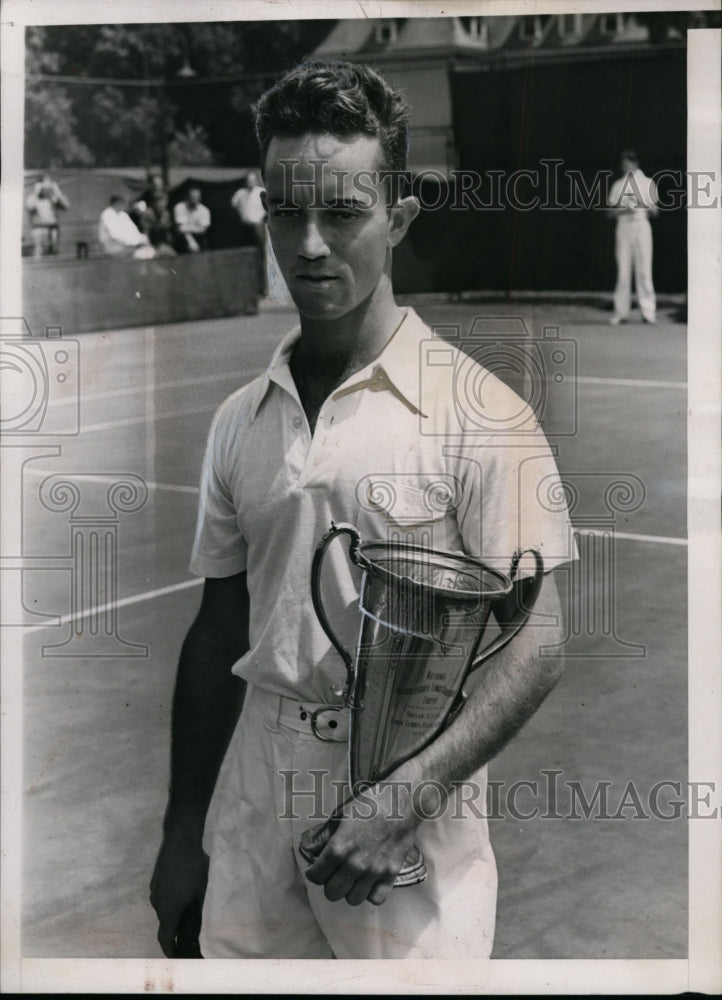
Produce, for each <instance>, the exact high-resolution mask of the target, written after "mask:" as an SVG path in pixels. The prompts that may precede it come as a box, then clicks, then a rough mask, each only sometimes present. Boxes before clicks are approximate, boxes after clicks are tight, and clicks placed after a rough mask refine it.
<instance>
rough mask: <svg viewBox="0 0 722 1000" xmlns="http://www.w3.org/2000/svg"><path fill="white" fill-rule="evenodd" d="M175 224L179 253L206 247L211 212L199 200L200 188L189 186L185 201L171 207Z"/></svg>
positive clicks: (191, 251) (192, 251) (196, 250)
mask: <svg viewBox="0 0 722 1000" xmlns="http://www.w3.org/2000/svg"><path fill="white" fill-rule="evenodd" d="M173 219H174V222H175V226H176V249H177V250H178V251H179V252H180V253H188V252H190V253H198V251H199V250H207V249H208V230H209V228H210V225H211V213H210V211H209V209H208V208H207V207H206V206H205V205H204V204H203V203H202V202H201V191H200V188H197V187H193V188H190V189H189V191H188V194H187V195H186V199H185V201H179V202H178V204H177V205H176V206H175V207H174V209H173Z"/></svg>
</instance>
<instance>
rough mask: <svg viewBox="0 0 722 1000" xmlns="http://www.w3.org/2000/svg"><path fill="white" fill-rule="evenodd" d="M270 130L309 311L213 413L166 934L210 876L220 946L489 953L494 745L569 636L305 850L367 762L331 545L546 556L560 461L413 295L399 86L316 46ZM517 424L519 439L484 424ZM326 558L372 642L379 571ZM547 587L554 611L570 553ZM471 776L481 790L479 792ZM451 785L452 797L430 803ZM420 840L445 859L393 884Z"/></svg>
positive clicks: (212, 933)
mask: <svg viewBox="0 0 722 1000" xmlns="http://www.w3.org/2000/svg"><path fill="white" fill-rule="evenodd" d="M257 132H258V137H259V141H260V146H261V155H262V165H263V170H264V177H265V182H266V192H267V194H266V198H267V207H268V212H269V228H270V235H271V239H272V242H273V246H274V250H275V253H276V256H277V258H278V262H279V265H280V268H281V271H282V273H283V276H284V278H285V279H286V282H287V284H288V288H289V290H290V292H291V295H292V296H293V299H294V302H295V304H296V306H297V307H298V311H299V314H300V327H297V328H296V329H295V330H293V331H292V332H291V333H290V334H289V335H288V336H287V337H286V338H285V339H284V340H283V341H282V343H281V345H280V346H279V348H278V349H277V351H276V353H275V355H274V357H273V360H272V361H271V363H270V365H269V367H268V369H267V371H266V372H265V374H264V375H262V376H261V377H260V378H258V379H256V380H255V381H254V382H252V383H251V384H249V385H247V386H245V387H244V388H242V389H241V390H240V391H238V392H237V393H235V394H234V395H233V396H231V397H230V398H229V399H228V400H227V401H226V402H225V403H224V404H223V405H222V406H221V408H220V409H219V411H218V413H217V415H216V417H215V420H214V423H213V427H212V430H211V432H210V438H209V443H208V448H207V453H206V459H205V464H204V471H203V477H202V488H201V500H200V512H199V520H198V529H197V534H196V540H195V545H194V552H193V558H192V567H193V569H194V571H195V572H197V573H199V574H201V575H203V576H205V577H206V582H205V590H204V594H203V599H202V603H201V608H200V611H199V613H198V617H197V618H196V620H195V622H194V623H193V625H192V626H191V629H190V632H189V634H188V636H187V638H186V641H185V644H184V647H183V651H182V654H181V661H180V665H179V672H178V679H177V684H176V690H175V695H174V707H173V751H172V777H171V790H170V799H169V805H168V810H167V813H166V817H165V823H164V840H163V844H162V847H161V851H160V854H159V857H158V861H157V863H156V869H155V872H154V875H153V880H152V883H151V885H152V891H151V901H152V903H153V905H154V907H155V908H156V911H157V913H158V916H159V920H160V929H159V934H158V937H159V940H160V943H161V945H162V947H163V950H164V952H165V954H166V955H169V956H172V955H174V954H177V951H176V949H177V946H178V944H177V935H178V931H179V923H180V921H181V918H182V915H183V914H184V913H185V912H187V911H188V908H189V907H191V906H192V905H193V904H194V903H197V902H198V901H199V900H201V899H203V897H204V894H205V900H204V905H203V928H202V933H201V948H202V952H203V955H204V956H205V957H218V958H220V957H247V958H263V957H269V958H331V957H337V958H361V957H365V958H380V957H388V958H403V957H442V958H454V957H467V958H472V957H473V958H478V957H484V956H488V955H489V954H490V952H491V947H492V941H493V931H494V920H495V904H496V869H495V864H494V857H493V853H492V850H491V846H490V844H489V838H488V829H487V823H486V819H485V818H484V815H483V804H484V796H485V787H486V786H485V782H486V772H485V765H486V762H487V761H488V760H489V759H490V758H491V757H492V756H493V755H494V754H495V753H496V752H497V751H498V750H499V749H500V748H501V747H502V746H503V745H504V743H505V742H506V741H507V740H508V739H509V738H510V737H511V736H512V735H513V733H514V732H516V730H517V729H518V728H519V727H520V726H521V725H522V723H523V722H524V720H525V719H527V718H528V717H529V716H530V715H531V714H532V713H533V711H534V710H535V709H536V708H537V706H538V705H539V704H540V702H541V701H542V699H543V698H544V697H545V695H546V694H547V693H548V691H549V690H550V689H551V688H552V686H553V685H554V683H555V681H556V679H557V677H558V674H559V670H560V665H559V662H558V660H556V659H555V658H552V657H545V658H542V657H540V656H538V646H539V644H540V643H542V642H543V643H547V644H554V643H555V642H558V641H559V638H560V630H559V627H558V626H557V627H546V628H544V629H543V630H541V631H542V637H541V638H540V635H539V632H540V630H539V629H536V630H535V629H534V628H528V627H525V628H524V629H522V631H521V633H520V634H519V635H518V636H517V638H516V639H515V640H514V641H513V642H512V643H511V644H510V646H508V647H507V648H506V649H505V650H504V651H503V652H501V653H500V654H499V655H498V656H496V657H494V658H493V659H491V660H490V661H489V665H488V667H487V668H486V669H485V671H484V675H483V677H482V678H481V682H480V684H479V685H478V687H477V688H476V690H475V691H474V692H473V693H472V694H471V695H470V697H469V700H468V702H467V704H466V705H465V707H464V708H463V710H462V711H461V712H460V714H459V715H458V717H457V718H456V720H455V721H454V722H453V723H451V725H449V727H448V728H447V729H446V730H445V731H444V732H443V733H442V734H441V735H440V736H439V737H438V738H437V739H436V740H435V742H434V743H433V744H432V745H431V746H429V747H428V748H427V749H426V750H424V751H422V752H421V753H419V754H418V755H417V756H416V757H414V758H413V759H411V760H409V761H407V762H406V763H405V764H402V765H401V766H399V767H398V768H396V770H395V771H394V772H393V773H392V774H391V775H390V776H389V778H390V780H393V781H394V782H395V783H397V784H396V785H395V786H394V787H395V788H396V789H397V790H398V795H397V796H396V798H395V799H394V798H392V799H391V800H389V797H388V796H387V795H386V793H382V791H381V789H380V788H376V789H372V790H371V791H370V792H369V793H367V797H366V810H365V813H364V815H360V814H359V815H354V814H349V815H348V816H346V817H344V818H343V819H341V821H340V823H339V825H338V827H337V829H336V831H335V832H334V833H333V835H332V836H331V837H330V839H329V840H328V843H327V844H326V846H325V847H324V848H323V850H322V851H321V852H320V854H318V856H317V857H316V860H315V861H314V862H313V863H312V864H311V865H310V866H309V865H307V863H306V862H305V861H304V860H303V858H302V857H301V855H300V854H299V851H298V845H299V841H300V839H301V836H302V834H304V832H305V831H307V830H309V829H311V828H314V829H315V828H317V827H318V826H319V821H320V820H321V819H322V818H323V815H324V814H325V815H326V816H327V815H328V814H329V812H330V811H331V809H332V807H333V805H335V801H336V799H335V795H334V794H332V792H334V791H335V788H334V786H333V785H332V783H333V782H343V781H345V780H347V779H348V772H347V728H348V716H347V710H346V709H345V708H344V706H343V699H342V696H341V687H342V686H343V682H344V679H345V668H344V666H343V664H342V662H341V660H340V658H339V656H338V654H337V652H336V651H335V650H334V649H333V648H332V646H331V644H330V643H329V641H328V639H327V638H326V636H325V634H324V633H323V631H322V629H321V627H320V625H319V624H318V622H317V620H316V617H315V614H314V611H313V607H312V603H311V594H310V568H311V561H312V557H313V553H314V550H315V548H316V546H317V544H318V542H319V540H320V538H321V537H322V535H323V534H324V533H325V532H326V531H327V530H328V528H329V526H330V524H331V521H332V520H334V521H336V522H339V521H346V522H349V521H350V522H352V523H354V524H356V525H357V526H358V528H359V530H360V531H361V533H362V534H363V536H364V538H365V539H367V538H372V537H376V538H381V539H383V538H385V537H388V536H389V533H391V534H395V535H401V536H402V537H404V538H408V539H410V540H416V541H417V542H419V543H422V544H424V545H426V546H431V547H434V548H442V549H447V550H464V551H466V552H468V553H471V554H474V555H476V556H480V557H481V558H483V559H484V561H485V562H488V563H490V564H493V565H496V566H498V567H502V566H503V568H504V570H505V571H506V572H508V571H509V567H510V564H511V560H512V557H513V555H514V554H515V553H516V552H518V551H519V550H520V549H525V548H529V547H534V548H537V549H541V550H542V552H543V555H544V559H545V562H546V565H547V568H548V569H551V568H552V567H553V566H554V565H556V564H557V563H559V562H563V561H565V560H566V558H568V553H567V549H568V544H569V543H568V524H567V516H566V511H565V509H560V508H559V505H558V504H557V505H556V507H555V508H554V510H553V511H552V510H551V509H547V507H545V506H543V505H539V504H538V503H537V502H536V499H535V498H536V496H537V486H538V485H539V484H542V483H545V484H546V490H545V491H544V492H545V493H547V494H548V493H549V490H550V489H551V490H552V492H553V488H554V486H555V485H558V477H557V472H556V468H555V465H554V462H553V460H552V458H551V455H550V453H549V449H548V446H547V444H546V441H545V440H544V438H543V435H542V434H541V432H540V431H539V430H538V428H537V427H536V425H535V422H534V419H533V415H532V414H530V413H529V412H528V410H527V411H526V413H525V417H524V418H523V420H522V421H521V422H522V423H524V430H525V432H526V433H527V437H526V438H525V439H524V440H523V441H522V440H521V439H520V437H519V436H517V438H516V439H515V440H511V439H510V438H509V436H508V435H509V433H510V431H511V430H513V428H512V426H511V424H514V426H516V427H518V426H519V418H518V414H519V412H520V408H522V409H523V407H522V406H521V403H520V400H519V399H518V398H517V397H516V396H514V394H513V393H512V392H511V391H510V390H508V389H506V388H505V387H504V386H503V385H502V384H501V383H500V382H498V380H496V379H495V378H494V377H493V376H492V375H490V374H489V373H488V372H484V371H483V370H482V369H481V368H480V367H479V366H477V365H475V364H474V363H473V362H470V364H471V365H472V369H471V371H470V374H471V376H472V380H473V376H475V375H477V376H484V377H485V389H484V408H485V412H488V413H489V414H490V416H491V424H490V425H487V430H485V431H484V432H483V433H481V434H480V433H479V429H478V427H475V426H474V423H473V420H472V421H471V422H469V421H468V420H467V421H464V423H466V424H468V426H466V427H464V426H460V423H459V417H458V412H457V407H456V404H457V403H458V402H459V400H458V399H455V397H454V392H453V378H452V376H453V373H454V371H456V370H457V368H458V366H459V365H463V363H464V362H463V356H461V355H460V354H459V353H458V352H456V351H455V350H454V349H453V348H448V350H447V349H446V345H445V344H444V343H443V342H442V341H438V340H436V341H434V340H430V339H429V338H430V336H431V331H430V330H429V329H428V328H427V327H426V326H424V324H423V323H422V322H421V321H420V319H419V318H418V317H417V316H416V314H415V313H414V312H413V310H411V309H403V308H401V307H399V306H398V305H397V303H396V301H395V300H394V296H393V291H392V287H391V257H392V251H393V249H394V248H395V247H396V246H398V244H399V243H400V242H401V240H402V239H403V237H404V235H405V234H406V232H407V230H408V227H409V225H410V224H411V223H412V221H413V219H414V217H415V216H416V214H417V211H418V205H417V203H416V201H415V200H414V199H413V198H412V197H409V196H401V193H400V192H399V191H398V185H397V184H394V183H393V177H391V179H389V176H388V174H389V171H391V172H392V173H393V172H396V174H397V175H398V173H399V172H401V171H403V170H404V169H405V165H406V160H405V158H406V146H407V112H406V108H405V106H404V104H403V101H402V99H401V97H400V95H399V94H398V92H396V91H395V90H393V89H392V88H391V87H390V86H389V85H388V84H387V83H386V82H385V81H384V80H383V79H381V78H380V77H379V76H378V75H377V74H376V73H375V72H373V71H372V70H370V69H368V68H366V67H364V66H353V65H347V64H338V63H335V64H329V65H325V64H323V63H309V64H306V65H302V66H300V67H298V68H297V69H296V70H293V71H291V72H290V73H289V74H288V75H287V76H286V77H285V78H284V79H283V80H282V81H281V82H280V83H278V84H277V85H276V86H275V87H274V88H272V90H270V91H269V92H268V93H266V94H265V95H264V96H263V97H262V98H261V101H260V102H259V106H258V108H257ZM384 172H386V176H384ZM430 345H433V346H435V347H436V348H439V347H443V348H444V357H445V359H446V360H445V362H444V363H443V364H430V365H428V366H424V365H423V364H422V361H423V358H424V356H425V355H424V350H425V348H428V347H429V346H430ZM467 374H469V372H468V371H467ZM372 376H373V378H372ZM462 402H463V400H462ZM514 415H516V416H514ZM496 421H501V424H502V425H503V426H506V428H507V437H506V438H504V437H499V436H497V437H494V434H493V431H489V430H488V426H491V425H494V426H496V427H498V426H499V424H498V423H495V422H496ZM504 421H506V424H504ZM510 421H511V423H510ZM512 438H513V435H512ZM509 443H512V444H513V445H514V447H504V446H503V445H505V444H506V445H508V444H509ZM530 468H531V469H532V472H533V479H532V481H531V484H529V485H524V486H523V497H522V499H521V501H520V484H521V483H522V482H523V481H524V480H525V478H526V476H527V474H528V470H529V469H530ZM549 495H551V494H549ZM562 507H563V505H562ZM327 564H328V567H327V570H326V571H325V574H324V575H325V595H326V603H327V608H328V610H329V615H330V616H331V617H333V619H334V622H335V623H336V622H339V623H342V624H339V626H338V627H339V629H340V631H341V632H342V638H344V639H345V640H346V643H347V646H350V647H353V641H354V634H355V632H356V631H357V629H358V610H357V608H358V592H357V587H358V578H357V577H356V576H355V575H354V574H353V573H352V571H351V570H350V568H349V564H348V560H347V558H346V556H345V554H344V552H343V549H342V546H341V545H338V546H337V548H336V551H333V549H329V554H328V559H327ZM527 582H528V581H525V580H522V581H521V582H520V584H519V586H517V587H516V588H515V592H514V598H515V602H517V603H518V601H519V600H521V599H522V596H523V592H524V590H525V587H526V585H527ZM512 603H514V602H512V601H510V602H508V607H506V608H503V609H502V611H501V617H502V618H503V620H510V618H511V612H512V608H511V605H512ZM535 610H537V611H540V612H541V613H542V614H544V615H547V616H550V618H548V619H547V621H551V622H558V621H559V616H560V609H559V602H558V597H557V594H556V590H555V586H554V582H553V579H552V577H551V576H548V575H547V576H546V577H545V581H544V584H543V586H542V590H541V594H540V596H539V598H538V600H537V604H536V608H535ZM231 668H232V669H233V672H231ZM234 675H236V676H234ZM239 678H240V680H239ZM246 687H247V691H246V693H245V704H244V706H243V711H242V713H241V715H240V719H239V715H238V713H239V708H240V704H241V700H242V698H243V692H244V689H245V688H246ZM314 716H315V719H316V722H317V725H316V726H315V727H312V720H313V717H314ZM237 720H238V724H236V723H237ZM332 721H333V724H334V725H332ZM319 725H320V726H321V730H322V731H321V730H320V729H319ZM319 732H320V737H321V738H319ZM231 734H232V735H231ZM334 738H335V742H334V741H333V739H334ZM229 740H230V744H229ZM227 747H228V748H227ZM226 748H227V752H226ZM224 754H225V758H224ZM222 759H223V764H222V766H221V760H222ZM219 768H220V774H219ZM216 775H218V779H217V782H216ZM459 782H468V784H467V785H466V786H465V788H466V792H467V795H468V794H469V789H473V790H474V794H475V797H476V799H477V801H478V803H480V804H481V811H480V810H479V808H478V807H477V809H476V810H471V811H468V810H466V811H465V810H464V808H463V803H462V802H461V801H460V797H461V792H460V790H459V788H458V783H459ZM214 784H215V792H214V794H213V801H212V803H211V806H210V809H209V808H208V806H209V801H210V800H211V794H212V792H213V790H214ZM319 785H320V787H321V791H322V795H323V804H322V805H320V802H319V795H318V794H316V793H317V792H318V788H319ZM289 789H290V790H289ZM440 790H443V797H444V799H445V806H446V808H444V809H443V810H442V813H443V814H442V815H440V816H439V818H437V819H425V818H423V817H424V816H431V815H433V814H434V812H435V810H437V807H438V805H439V802H438V796H439V794H440ZM204 825H205V837H203V831H204ZM414 843H415V844H417V845H418V846H419V847H420V848H421V849H422V850H423V852H424V855H425V858H426V863H427V867H428V871H429V874H428V878H427V879H426V881H425V882H422V883H419V884H416V885H413V886H409V887H405V888H392V885H393V881H394V877H395V876H396V874H397V873H398V872H399V871H400V869H401V868H402V866H403V864H404V860H405V857H406V855H407V852H408V851H409V849H410V848H411V846H412V845H413V844H414ZM203 846H205V849H206V852H207V853H208V854H209V855H210V869H209V868H208V861H207V858H206V854H205V853H204V850H203ZM207 877H208V882H207V887H206V878H207Z"/></svg>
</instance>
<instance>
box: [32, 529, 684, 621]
mask: <svg viewBox="0 0 722 1000" xmlns="http://www.w3.org/2000/svg"><path fill="white" fill-rule="evenodd" d="M598 533H600V532H599V529H597V528H580V529H579V531H578V534H580V535H595V534H598ZM613 535H614V537H615V538H622V539H624V540H625V541H634V542H651V543H653V544H662V545H686V544H687V539H686V538H668V537H667V536H665V535H634V534H630V533H626V532H622V531H615V532H613ZM202 583H203V579H201V578H199V579H193V580H184V581H183V582H182V583H173V584H171V585H170V586H169V587H160V588H159V589H158V590H147V591H146V592H145V593H144V594H133V596H132V597H123V598H121V599H120V600H119V601H114V602H113V603H112V604H111V603H109V604H101V605H99V606H98V607H96V608H89V609H88V610H86V611H83V612H81V614H80V617H81V618H88V617H90V616H91V615H101V614H103V613H104V612H105V611H110V610H111V609H112V608H127V607H128V606H129V605H131V604H140V603H141V602H142V601H152V600H153V599H154V598H156V597H166V596H167V595H168V594H174V593H176V592H177V591H180V590H189V589H190V588H191V587H199V586H200V585H201V584H202ZM72 620H73V618H72V615H63V617H62V618H60V625H61V626H62V625H68V624H70V622H71V621H72ZM58 627H59V626H58V625H29V626H28V627H27V628H25V629H23V633H24V634H25V635H29V634H30V633H31V632H40V631H42V630H44V629H47V628H58Z"/></svg>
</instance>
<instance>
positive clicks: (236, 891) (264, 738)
mask: <svg viewBox="0 0 722 1000" xmlns="http://www.w3.org/2000/svg"><path fill="white" fill-rule="evenodd" d="M287 704H288V700H287V699H280V698H279V697H278V696H277V695H272V694H269V693H268V692H265V691H263V690H261V689H259V688H254V687H249V690H248V693H247V695H246V703H245V705H244V708H243V712H242V714H241V719H240V720H239V724H238V726H237V728H236V732H235V734H234V736H233V738H232V740H231V744H230V746H229V750H228V753H227V754H226V758H225V761H224V763H223V767H222V769H221V773H220V775H219V779H218V782H217V785H216V790H215V792H214V797H213V802H212V803H211V808H210V810H209V815H208V820H207V823H206V832H205V838H204V846H205V849H206V851H207V853H208V854H209V856H210V859H211V863H210V871H209V881H208V890H207V892H206V898H205V902H204V907H203V927H202V931H201V951H202V953H203V956H204V957H205V958H488V957H489V955H490V953H491V947H492V943H493V937H494V923H495V916H496V888H497V875H496V864H495V861H494V855H493V852H492V849H491V844H490V843H489V837H488V827H487V820H486V818H485V817H484V816H483V815H482V816H479V815H478V812H479V811H481V812H483V811H484V804H485V798H486V769H483V770H482V771H481V772H479V774H477V775H475V776H474V781H473V783H472V782H469V783H468V784H467V785H466V786H465V791H464V794H463V795H461V796H459V795H458V791H457V792H455V793H454V794H453V795H452V796H451V798H450V800H449V803H448V804H447V807H446V809H445V811H444V813H443V815H442V816H440V817H439V818H437V819H428V820H424V821H423V822H422V823H421V824H420V826H419V828H418V831H417V837H416V843H417V844H418V846H419V847H420V848H421V849H422V850H423V852H424V855H425V859H426V864H427V868H428V877H427V879H426V881H425V882H422V883H419V884H417V885H413V886H404V887H402V888H395V889H394V890H393V892H392V894H391V897H390V898H389V899H388V900H387V901H386V902H385V903H383V904H381V906H374V905H373V904H372V903H369V902H365V903H362V904H361V905H360V906H351V905H350V904H348V903H347V902H346V900H345V899H341V900H338V901H336V902H329V901H328V900H327V899H326V897H325V896H324V894H323V887H321V886H316V885H313V884H312V883H311V882H309V881H308V880H307V879H306V878H305V877H304V871H305V869H306V868H307V864H306V862H305V861H304V860H303V858H302V857H301V855H300V854H299V852H298V843H299V840H300V837H301V834H302V832H303V830H304V829H307V828H308V827H312V826H317V825H318V824H319V823H320V822H321V821H322V820H323V819H324V818H326V817H327V816H328V815H330V812H331V811H332V810H333V807H334V805H335V804H336V795H337V792H336V789H335V788H334V787H332V786H331V784H330V782H331V781H334V780H335V781H339V782H343V781H345V780H346V779H347V773H348V772H347V768H348V763H347V744H346V743H345V742H344V743H330V742H329V743H326V742H322V741H320V740H319V739H318V738H317V737H316V736H314V735H313V734H312V733H311V731H310V726H308V725H306V726H304V725H303V724H300V723H299V724H294V723H293V721H292V720H289V718H288V712H287V710H286V709H284V708H283V706H284V705H287ZM319 782H322V787H323V791H322V792H319V789H320V788H321V785H320V784H319ZM476 787H479V791H480V794H479V797H478V801H477V803H476V810H475V811H474V810H471V809H469V808H468V807H467V806H462V804H461V799H467V800H469V799H470V798H471V794H470V790H471V789H472V788H476ZM304 791H305V792H307V793H312V794H305V795H304V794H303V792H304ZM321 796H323V798H324V801H323V802H322V801H321ZM457 799H458V801H457ZM474 812H475V813H476V814H474Z"/></svg>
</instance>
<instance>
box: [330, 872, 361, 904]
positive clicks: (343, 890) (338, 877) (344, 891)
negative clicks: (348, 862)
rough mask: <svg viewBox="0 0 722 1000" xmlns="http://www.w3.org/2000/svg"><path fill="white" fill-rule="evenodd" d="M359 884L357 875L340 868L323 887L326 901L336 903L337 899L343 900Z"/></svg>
mask: <svg viewBox="0 0 722 1000" xmlns="http://www.w3.org/2000/svg"><path fill="white" fill-rule="evenodd" d="M357 884H358V883H357V881H356V875H353V874H352V873H350V872H348V871H345V870H344V869H342V868H340V869H339V870H338V871H336V872H334V874H333V875H332V876H331V878H330V879H328V881H327V882H326V884H325V885H324V887H323V892H324V895H325V897H326V899H329V900H330V901H331V902H332V903H335V902H336V900H337V899H343V898H344V896H348V894H349V893H350V892H352V891H353V889H354V887H355V886H356V885H357Z"/></svg>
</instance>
